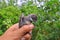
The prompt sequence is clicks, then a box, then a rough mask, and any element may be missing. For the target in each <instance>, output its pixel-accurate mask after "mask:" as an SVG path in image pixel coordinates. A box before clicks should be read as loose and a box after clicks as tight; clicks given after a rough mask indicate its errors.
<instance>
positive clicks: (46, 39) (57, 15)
mask: <svg viewBox="0 0 60 40" xmlns="http://www.w3.org/2000/svg"><path fill="white" fill-rule="evenodd" d="M32 3H33V2H31V1H29V2H28V3H26V4H23V5H22V6H21V7H17V6H13V4H11V5H9V6H7V7H4V8H1V9H0V34H1V35H2V34H3V33H4V32H5V31H6V30H7V29H8V28H9V27H10V26H11V25H13V24H15V23H17V22H18V21H19V16H20V14H21V13H24V14H25V15H28V14H36V15H37V17H38V20H37V22H36V23H34V25H35V28H34V29H33V35H32V40H60V2H59V1H58V0H53V1H52V0H50V1H45V2H44V5H43V6H41V7H37V6H36V5H33V4H32Z"/></svg>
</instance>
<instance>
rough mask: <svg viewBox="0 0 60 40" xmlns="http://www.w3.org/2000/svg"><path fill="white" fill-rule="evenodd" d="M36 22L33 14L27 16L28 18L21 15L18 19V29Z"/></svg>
mask: <svg viewBox="0 0 60 40" xmlns="http://www.w3.org/2000/svg"><path fill="white" fill-rule="evenodd" d="M36 21H37V16H36V15H35V14H29V15H28V16H24V14H23V13H22V15H21V16H20V19H19V28H20V27H22V26H23V25H28V24H31V23H32V22H36Z"/></svg>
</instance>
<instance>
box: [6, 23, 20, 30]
mask: <svg viewBox="0 0 60 40" xmlns="http://www.w3.org/2000/svg"><path fill="white" fill-rule="evenodd" d="M17 29H19V26H18V23H16V24H14V25H12V26H11V27H10V28H9V29H8V30H7V31H14V30H17Z"/></svg>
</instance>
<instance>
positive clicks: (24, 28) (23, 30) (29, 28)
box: [17, 24, 34, 36]
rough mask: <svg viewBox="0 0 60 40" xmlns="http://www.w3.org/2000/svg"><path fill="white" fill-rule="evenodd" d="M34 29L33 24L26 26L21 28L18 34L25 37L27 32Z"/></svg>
mask: <svg viewBox="0 0 60 40" xmlns="http://www.w3.org/2000/svg"><path fill="white" fill-rule="evenodd" d="M33 28H34V25H33V24H30V25H24V26H23V27H21V28H20V29H18V30H17V32H18V33H19V34H20V36H23V35H24V34H26V33H27V32H29V31H31V30H32V29H33Z"/></svg>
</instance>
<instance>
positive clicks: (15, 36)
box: [0, 23, 34, 40]
mask: <svg viewBox="0 0 60 40" xmlns="http://www.w3.org/2000/svg"><path fill="white" fill-rule="evenodd" d="M33 28H34V25H33V24H29V25H24V26H23V27H21V28H19V26H18V23H16V24H14V25H12V26H11V27H10V28H9V29H8V30H7V31H6V32H5V33H4V34H3V35H2V36H0V40H22V39H23V38H24V39H23V40H30V39H31V35H30V34H28V33H27V32H31V30H32V29H33ZM26 33H27V34H26Z"/></svg>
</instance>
